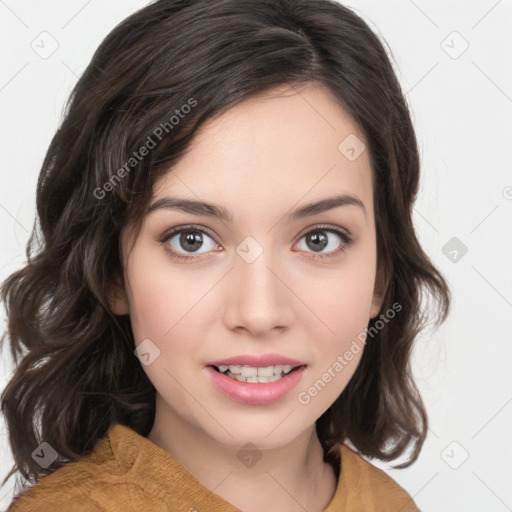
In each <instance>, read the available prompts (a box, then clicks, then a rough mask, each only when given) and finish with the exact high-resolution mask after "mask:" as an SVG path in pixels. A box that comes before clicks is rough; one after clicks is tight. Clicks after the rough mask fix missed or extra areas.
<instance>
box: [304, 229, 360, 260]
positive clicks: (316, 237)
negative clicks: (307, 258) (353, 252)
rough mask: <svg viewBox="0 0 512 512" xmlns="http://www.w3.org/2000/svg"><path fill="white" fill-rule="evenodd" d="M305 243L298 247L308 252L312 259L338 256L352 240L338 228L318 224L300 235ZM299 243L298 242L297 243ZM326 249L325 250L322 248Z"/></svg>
mask: <svg viewBox="0 0 512 512" xmlns="http://www.w3.org/2000/svg"><path fill="white" fill-rule="evenodd" d="M303 239H304V240H305V243H304V244H303V246H302V247H299V248H300V249H302V250H304V251H305V252H309V253H310V254H311V255H312V257H313V259H323V258H331V257H335V256H338V255H339V254H340V253H341V252H343V251H345V250H346V249H347V248H348V247H349V246H350V245H351V244H352V242H353V239H352V237H351V236H350V235H348V234H347V233H345V232H344V231H341V230H339V229H336V228H333V227H329V226H325V227H324V226H318V227H317V228H315V229H313V230H311V231H308V232H307V233H306V234H305V235H303V236H302V238H301V241H302V240H303ZM299 245H300V244H299ZM326 248H327V249H328V250H326V251H325V252H322V251H324V249H326Z"/></svg>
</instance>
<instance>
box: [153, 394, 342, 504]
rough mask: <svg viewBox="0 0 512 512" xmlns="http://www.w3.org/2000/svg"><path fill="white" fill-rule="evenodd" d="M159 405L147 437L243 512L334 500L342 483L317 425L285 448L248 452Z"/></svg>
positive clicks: (202, 482) (324, 502)
mask: <svg viewBox="0 0 512 512" xmlns="http://www.w3.org/2000/svg"><path fill="white" fill-rule="evenodd" d="M157 397H158V394H157ZM158 402H159V400H158V398H157V407H156V414H155V421H154V424H153V428H152V430H151V432H150V433H149V434H148V436H147V438H148V439H149V440H150V441H152V442H153V443H155V444H156V445H158V446H160V447H161V448H163V449H164V450H166V451H167V452H169V453H170V454H171V455H172V456H173V457H174V458H175V459H176V460H177V461H178V462H179V463H180V464H181V465H182V466H184V467H185V468H186V469H187V470H188V471H189V472H190V473H191V474H192V475H193V476H194V477H195V478H196V479H197V480H198V481H199V482H200V483H201V484H202V485H203V486H204V487H206V488H207V489H209V490H210V491H212V492H214V493H215V494H217V495H218V496H220V497H221V498H223V499H224V500H226V501H228V502H229V503H231V504H232V505H233V506H235V507H236V508H238V509H239V510H242V511H244V512H259V511H261V510H265V511H266V512H282V511H283V510H289V511H294V510H297V511H299V510H301V511H303V510H308V511H310V512H315V511H316V512H321V511H322V510H324V508H326V507H327V505H328V504H329V503H330V502H331V500H332V498H333V496H334V493H335V490H336V486H337V479H336V475H335V472H334V469H333V467H332V466H331V465H330V464H328V463H326V462H324V461H323V449H322V446H321V444H320V440H319V439H318V436H317V433H316V428H315V425H313V426H312V427H311V428H310V429H309V430H307V431H305V432H303V433H301V434H300V435H299V437H297V438H295V439H293V440H292V441H290V442H289V443H288V444H286V445H284V446H280V447H278V448H273V449H266V450H261V451H255V452H251V451H249V450H245V451H244V450H243V449H242V450H240V447H239V446H227V445H225V444H221V443H219V442H216V441H215V439H212V438H211V437H210V436H207V435H206V434H205V433H204V432H203V431H198V430H194V429H193V428H191V425H190V424H189V423H184V422H183V421H182V420H181V417H180V416H179V415H176V414H172V413H171V412H170V411H169V409H167V408H165V406H163V407H159V403H158ZM160 405H161V404H160ZM255 454H256V455H255ZM260 455H261V457H260ZM254 456H256V458H257V459H258V460H256V459H255V458H253V457H254Z"/></svg>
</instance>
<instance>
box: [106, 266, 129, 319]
mask: <svg viewBox="0 0 512 512" xmlns="http://www.w3.org/2000/svg"><path fill="white" fill-rule="evenodd" d="M108 304H109V307H110V310H111V311H112V313H114V315H128V314H130V303H129V302H128V297H127V296H126V291H125V287H124V283H123V279H122V278H121V276H119V275H116V276H115V277H114V278H113V281H112V284H111V286H110V290H109V296H108Z"/></svg>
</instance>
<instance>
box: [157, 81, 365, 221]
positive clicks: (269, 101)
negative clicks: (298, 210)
mask: <svg viewBox="0 0 512 512" xmlns="http://www.w3.org/2000/svg"><path fill="white" fill-rule="evenodd" d="M365 146H366V141H365V137H364V135H363V133H362V132H361V130H360V128H359V127H358V126H357V124H356V123H355V122H354V121H353V120H352V119H351V118H350V116H348V114H347V113H346V112H345V111H344V110H343V109H342V107H341V106H340V105H339V104H338V103H337V102H336V101H335V99H334V97H333V96H332V95H331V93H330V92H329V91H328V90H327V89H325V88H324V87H322V86H319V85H316V84H313V85H311V84H309V85H308V86H307V87H304V86H303V87H301V88H297V87H291V86H283V87H280V88H277V89H274V90H272V91H270V92H267V93H265V94H263V95H260V96H257V97H254V98H251V99H250V100H248V101H245V102H243V103H240V104H239V105H237V106H235V107H233V108H231V109H230V110H228V111H227V112H225V113H223V114H221V115H219V116H216V117H215V118H213V119H210V120H209V121H208V122H207V123H205V124H204V125H203V126H202V127H201V129H200V130H199V131H198V132H197V134H196V136H195V138H194V141H193V142H192V144H191V146H190V148H189V151H188V152H187V154H186V155H185V156H184V157H183V158H182V159H181V160H180V161H179V162H178V163H177V164H176V165H175V166H174V167H173V168H172V169H171V170H170V172H168V173H167V174H165V175H164V176H163V177H162V178H161V179H160V180H159V181H158V182H157V183H156V184H155V187H154V198H153V202H154V201H155V200H158V199H160V198H163V197H166V196H169V195H172V196H173V197H175V196H179V197H186V198H189V199H195V200H204V201H214V202H215V203H217V204H221V205H223V206H225V207H226V208H227V209H228V210H229V211H231V212H233V213H234V216H235V217H236V216H237V215H236V213H237V212H238V214H239V215H240V216H243V215H254V213H255V211H257V212H258V216H259V217H260V218H262V217H264V216H266V215H267V214H268V215H271V214H275V213H276V212H278V210H282V211H283V213H284V211H285V210H288V209H291V208H292V207H296V206H300V205H301V204H306V203H309V202H311V201H313V200H316V199H323V198H324V197H326V196H329V197H330V196H333V195H337V194H350V195H355V196H357V197H359V198H360V199H361V200H362V201H363V202H364V204H365V207H366V209H367V213H368V215H369V216H370V217H373V201H372V196H373V192H372V179H371V167H370V161H369V155H368V151H367V150H366V149H365ZM354 157H355V158H354ZM279 206H281V208H279ZM235 220H236V219H235ZM269 220H270V218H269ZM272 220H273V221H274V222H275V218H274V217H273V218H272Z"/></svg>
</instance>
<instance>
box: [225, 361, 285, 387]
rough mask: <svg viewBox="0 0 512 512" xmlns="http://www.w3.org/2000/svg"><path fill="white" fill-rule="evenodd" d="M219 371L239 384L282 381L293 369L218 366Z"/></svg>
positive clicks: (280, 366) (281, 367)
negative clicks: (239, 382)
mask: <svg viewBox="0 0 512 512" xmlns="http://www.w3.org/2000/svg"><path fill="white" fill-rule="evenodd" d="M218 368H219V371H220V372H221V373H223V374H224V375H225V376H226V377H231V378H232V379H236V380H239V381H241V382H252V383H267V382H275V381H276V380H279V379H282V378H283V377H284V376H285V375H286V374H288V373H290V372H291V370H292V369H293V368H294V367H293V366H291V365H280V364H277V365H275V366H264V367H259V368H257V367H254V366H246V365H238V364H236V365H233V364H231V365H229V366H228V365H225V364H222V365H219V367H218Z"/></svg>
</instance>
